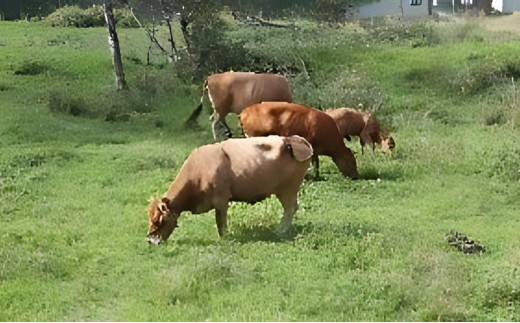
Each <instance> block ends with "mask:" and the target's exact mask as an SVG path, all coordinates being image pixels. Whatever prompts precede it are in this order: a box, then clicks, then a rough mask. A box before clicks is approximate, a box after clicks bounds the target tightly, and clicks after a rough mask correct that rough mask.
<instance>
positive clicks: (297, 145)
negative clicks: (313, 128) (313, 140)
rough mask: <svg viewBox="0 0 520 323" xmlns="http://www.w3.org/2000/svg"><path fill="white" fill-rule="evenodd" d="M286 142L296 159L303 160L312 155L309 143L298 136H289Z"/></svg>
mask: <svg viewBox="0 0 520 323" xmlns="http://www.w3.org/2000/svg"><path fill="white" fill-rule="evenodd" d="M287 140H288V144H289V145H290V146H291V151H292V155H293V156H294V158H295V159H296V160H297V161H304V160H307V159H309V158H311V157H312V154H313V153H314V151H313V150H312V146H311V144H310V143H309V142H308V141H307V140H305V138H302V137H300V136H291V137H288V138H287Z"/></svg>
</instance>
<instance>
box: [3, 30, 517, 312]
mask: <svg viewBox="0 0 520 323" xmlns="http://www.w3.org/2000/svg"><path fill="white" fill-rule="evenodd" d="M294 23H295V24H296V28H291V29H263V28H239V27H236V26H235V27H234V28H231V29H230V31H229V37H231V38H232V39H234V40H235V41H237V42H244V43H245V47H246V48H248V50H250V51H251V52H254V53H257V54H258V55H259V56H262V57H268V58H269V60H270V61H271V62H273V66H274V65H276V66H285V67H286V69H285V71H288V73H289V74H288V76H289V80H290V82H291V85H292V87H293V89H294V96H295V101H296V102H300V103H304V104H308V105H311V106H315V107H318V108H328V107H340V106H357V104H358V103H362V104H364V106H365V107H367V108H373V109H375V110H376V111H377V115H378V117H379V119H380V120H381V121H382V123H383V124H384V125H385V127H386V128H388V129H389V130H391V133H392V135H393V137H394V139H395V141H396V148H395V151H394V153H393V154H392V155H391V156H384V155H382V154H378V153H377V152H376V153H372V152H370V151H369V152H368V153H365V154H364V155H362V154H361V149H360V146H359V143H358V142H357V141H356V140H354V141H352V142H351V143H348V145H349V147H351V148H352V149H353V150H354V151H355V152H356V153H357V159H358V166H359V170H360V177H361V178H360V179H359V180H356V181H352V180H349V179H344V178H343V177H342V176H341V174H340V173H339V171H338V170H337V169H336V168H335V166H334V164H333V163H332V162H331V160H330V159H328V158H325V157H324V158H321V164H322V169H320V173H322V176H323V179H322V180H320V181H312V180H306V181H305V182H304V184H303V186H302V187H301V190H300V195H299V200H300V209H299V211H298V212H297V213H296V215H295V221H294V224H293V228H292V229H291V232H290V234H289V236H288V237H278V236H277V235H276V233H275V228H276V225H277V223H278V221H279V218H280V216H281V212H282V209H281V206H280V204H279V202H278V201H277V200H276V199H275V198H271V199H268V200H266V201H264V202H261V203H257V204H255V205H254V206H250V205H246V204H240V203H233V204H232V206H231V207H230V210H229V225H230V234H229V235H228V236H226V237H225V238H224V239H219V238H218V234H217V230H216V226H215V223H214V215H213V211H212V212H209V213H208V214H203V215H191V214H184V215H183V216H182V217H181V219H180V228H179V229H178V230H176V231H175V232H174V234H173V235H172V237H171V238H170V241H169V242H168V243H165V244H162V245H160V246H153V245H152V246H151V245H148V244H147V243H146V241H145V235H146V232H147V216H146V212H145V210H146V206H147V200H148V199H149V198H150V197H151V196H153V195H156V196H157V195H161V194H162V193H163V192H164V191H165V190H166V189H167V188H168V186H169V185H170V183H171V181H172V180H173V179H174V178H175V175H176V173H177V172H178V170H179V169H180V166H181V165H182V163H183V161H184V160H185V158H186V157H187V156H188V155H189V153H190V152H191V151H192V150H193V149H194V148H195V147H198V146H200V145H203V144H207V143H211V142H212V141H213V139H212V134H211V131H210V123H209V120H208V114H207V113H206V114H204V115H203V116H201V118H200V120H199V125H200V127H199V128H197V129H193V130H185V129H183V128H182V122H183V121H184V120H185V118H186V117H187V116H188V115H189V114H190V113H191V111H192V110H193V109H194V108H195V106H196V105H197V103H198V100H199V98H200V89H201V82H192V81H191V80H189V79H183V78H182V77H181V76H179V75H183V74H182V73H181V72H179V69H178V67H175V66H172V65H171V64H167V63H166V60H165V59H164V58H163V57H161V56H159V55H155V56H153V61H152V63H153V65H152V66H147V65H146V64H145V62H146V51H147V49H148V45H149V43H148V40H147V38H146V35H145V34H144V32H143V31H142V30H136V29H120V30H119V33H120V40H121V46H122V54H123V59H124V68H125V74H126V76H127V80H128V83H129V86H130V92H129V93H123V94H119V93H118V94H116V93H114V90H113V88H114V79H113V70H112V65H111V58H110V53H109V51H108V48H107V41H106V38H107V32H106V30H105V29H103V28H89V29H76V28H68V29H66V28H50V27H46V26H44V25H43V24H38V23H24V22H19V23H7V22H0V75H1V76H0V116H1V117H0V239H1V243H0V321H205V320H210V321H382V320H384V321H401V320H402V321H459V320H462V321H518V320H520V272H519V268H520V234H519V232H520V218H519V210H520V141H519V140H518V137H519V123H520V118H519V110H520V107H519V102H520V90H519V89H518V82H517V80H518V77H520V56H519V53H520V45H519V40H520V39H519V38H518V36H517V35H514V34H507V33H504V32H500V33H497V32H492V31H488V30H486V29H483V28H482V27H481V26H480V23H479V22H478V21H469V22H450V23H446V22H435V21H428V22H418V23H416V24H406V25H403V24H401V23H399V22H392V21H381V22H380V23H379V24H377V25H376V27H370V26H367V27H366V26H364V25H363V24H362V23H356V24H353V25H346V26H334V27H333V28H332V27H324V26H321V27H318V26H316V25H315V24H312V23H308V22H298V21H296V22H294ZM206 106H209V104H208V102H206ZM207 110H208V109H206V111H207ZM233 117H234V116H230V117H229V120H230V123H231V124H233V125H234V127H235V130H236V117H235V118H234V119H233ZM454 232H460V233H462V234H463V235H465V236H467V237H468V238H469V239H472V240H475V241H477V243H478V244H479V245H481V246H483V247H484V248H485V251H484V252H482V253H474V254H471V253H463V252H460V251H459V250H458V249H457V248H455V247H454V246H452V245H450V244H449V243H448V242H447V241H446V240H447V238H449V237H452V236H453V235H454Z"/></svg>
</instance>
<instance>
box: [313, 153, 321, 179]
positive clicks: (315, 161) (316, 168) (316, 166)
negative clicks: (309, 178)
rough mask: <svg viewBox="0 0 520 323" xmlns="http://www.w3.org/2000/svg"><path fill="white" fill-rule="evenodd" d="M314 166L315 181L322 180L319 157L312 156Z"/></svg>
mask: <svg viewBox="0 0 520 323" xmlns="http://www.w3.org/2000/svg"><path fill="white" fill-rule="evenodd" d="M312 165H313V167H314V180H316V181H317V180H319V179H320V159H319V157H318V155H312Z"/></svg>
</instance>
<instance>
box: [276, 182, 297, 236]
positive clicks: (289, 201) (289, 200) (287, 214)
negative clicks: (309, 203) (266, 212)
mask: <svg viewBox="0 0 520 323" xmlns="http://www.w3.org/2000/svg"><path fill="white" fill-rule="evenodd" d="M297 195H298V191H296V192H295V193H294V194H284V195H282V196H278V195H277V197H278V200H280V203H281V204H282V206H283V216H282V219H281V220H280V224H279V225H278V230H277V231H278V233H279V234H284V233H287V231H288V230H289V229H290V228H291V225H292V221H293V217H294V213H296V210H298V201H297Z"/></svg>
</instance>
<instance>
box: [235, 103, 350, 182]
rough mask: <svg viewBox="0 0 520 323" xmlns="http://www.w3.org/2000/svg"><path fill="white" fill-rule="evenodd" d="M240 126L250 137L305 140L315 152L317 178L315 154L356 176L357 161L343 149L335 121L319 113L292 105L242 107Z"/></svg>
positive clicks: (299, 105) (317, 170) (346, 172)
mask: <svg viewBox="0 0 520 323" xmlns="http://www.w3.org/2000/svg"><path fill="white" fill-rule="evenodd" d="M240 123H241V125H242V129H243V130H244V134H245V135H246V136H249V137H256V136H267V135H279V136H291V135H298V136H302V137H304V138H305V139H307V140H308V141H309V142H310V144H311V145H312V148H313V150H314V157H313V160H314V162H315V164H316V177H319V164H318V155H326V156H329V157H331V158H332V160H333V161H334V163H335V164H336V166H338V168H339V170H340V171H341V173H342V174H343V175H344V176H348V177H350V178H357V177H358V175H359V174H358V171H357V166H356V158H355V157H354V154H353V153H352V151H351V150H350V149H349V148H347V147H346V146H345V143H344V142H343V137H342V136H341V134H340V132H339V130H338V127H337V126H336V123H335V122H334V119H332V118H331V117H330V116H329V115H327V114H326V113H324V112H322V111H319V110H316V109H313V108H310V107H307V106H304V105H301V104H295V103H286V102H262V103H259V104H254V105H252V106H249V107H247V108H245V109H244V110H243V111H242V113H241V114H240Z"/></svg>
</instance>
